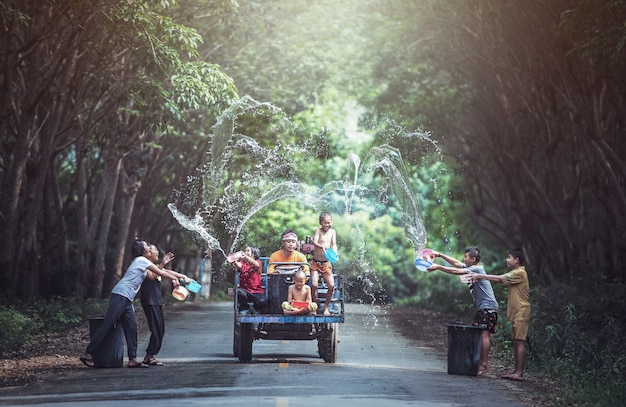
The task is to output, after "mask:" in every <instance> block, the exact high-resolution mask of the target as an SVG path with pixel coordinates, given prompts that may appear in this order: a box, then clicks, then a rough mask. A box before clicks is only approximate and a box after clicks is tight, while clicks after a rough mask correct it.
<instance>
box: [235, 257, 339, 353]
mask: <svg viewBox="0 0 626 407" xmlns="http://www.w3.org/2000/svg"><path fill="white" fill-rule="evenodd" d="M261 262H262V264H263V271H262V275H261V281H262V285H263V288H264V291H265V292H264V295H265V301H264V302H265V306H264V307H263V308H262V309H261V311H260V312H257V313H246V314H243V313H241V312H239V310H238V301H237V288H238V287H239V273H237V274H236V276H235V290H234V296H235V297H234V311H235V317H234V321H235V323H234V333H233V354H234V355H235V356H236V357H238V358H239V360H240V361H241V362H246V363H247V362H250V361H251V360H252V344H253V343H254V341H255V340H261V339H263V340H309V341H313V340H317V352H318V354H319V356H320V357H321V358H322V359H324V361H325V362H327V363H335V362H336V361H337V344H338V339H337V335H338V330H339V324H340V323H343V321H344V288H343V279H342V276H340V275H338V274H335V270H334V269H333V277H334V279H335V292H334V294H333V298H332V302H331V304H329V310H330V311H331V315H328V316H326V315H322V314H321V313H320V311H319V310H318V313H317V314H315V315H285V314H283V309H282V307H281V304H282V303H283V301H286V300H287V291H288V289H289V286H290V285H291V284H293V280H294V275H295V273H296V271H297V270H298V269H299V268H301V267H303V266H304V265H307V264H308V263H274V264H275V266H276V270H277V271H278V272H276V273H272V274H268V273H267V269H268V267H269V266H270V263H269V258H267V257H262V258H261ZM308 284H310V279H309V281H308ZM326 292H327V287H326V286H325V284H324V281H323V279H321V278H320V283H319V287H318V298H319V299H320V301H321V306H320V310H321V309H322V308H323V305H324V301H325V297H326Z"/></svg>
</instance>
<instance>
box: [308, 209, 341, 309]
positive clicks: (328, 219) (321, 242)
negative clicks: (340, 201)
mask: <svg viewBox="0 0 626 407" xmlns="http://www.w3.org/2000/svg"><path fill="white" fill-rule="evenodd" d="M332 226H333V218H332V216H331V215H330V213H328V212H324V213H322V214H320V227H319V228H317V229H315V233H314V234H313V245H314V246H315V250H314V251H313V259H312V260H311V289H312V291H313V293H312V295H313V300H314V301H317V289H318V286H319V277H320V274H321V275H322V278H323V279H324V281H326V285H327V286H328V291H327V292H326V302H325V303H324V315H330V311H329V310H328V305H330V302H331V300H332V298H333V293H334V291H335V279H334V277H333V265H332V264H330V261H328V259H327V258H326V257H325V255H324V253H325V251H326V249H328V248H331V249H333V250H334V251H335V252H336V251H337V236H336V234H335V230H334V229H332Z"/></svg>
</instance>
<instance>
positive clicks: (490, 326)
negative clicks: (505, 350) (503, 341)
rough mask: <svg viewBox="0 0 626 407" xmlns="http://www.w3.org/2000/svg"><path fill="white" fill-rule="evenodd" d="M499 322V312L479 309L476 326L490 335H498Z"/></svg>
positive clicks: (475, 318)
mask: <svg viewBox="0 0 626 407" xmlns="http://www.w3.org/2000/svg"><path fill="white" fill-rule="evenodd" d="M497 322H498V312H497V311H495V310H491V309H479V310H478V311H476V315H475V316H474V324H473V325H474V326H479V327H481V328H483V329H486V330H488V331H489V332H490V333H492V334H495V333H496V323H497Z"/></svg>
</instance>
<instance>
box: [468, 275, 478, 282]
mask: <svg viewBox="0 0 626 407" xmlns="http://www.w3.org/2000/svg"><path fill="white" fill-rule="evenodd" d="M467 275H468V277H469V280H470V282H471V283H472V284H474V283H476V282H477V281H478V277H477V276H478V274H476V273H467Z"/></svg>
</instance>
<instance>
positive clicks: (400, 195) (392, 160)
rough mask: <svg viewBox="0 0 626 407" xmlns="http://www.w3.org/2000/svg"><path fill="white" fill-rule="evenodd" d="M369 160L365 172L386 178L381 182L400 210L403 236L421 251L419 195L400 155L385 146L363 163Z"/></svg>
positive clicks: (422, 231)
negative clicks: (378, 172)
mask: <svg viewBox="0 0 626 407" xmlns="http://www.w3.org/2000/svg"><path fill="white" fill-rule="evenodd" d="M368 159H371V160H372V161H371V163H370V164H369V166H368V167H367V171H370V172H374V171H376V170H380V171H382V172H383V173H384V175H385V176H386V177H385V178H384V179H383V182H387V183H388V184H390V185H391V188H392V190H393V192H394V196H395V198H396V199H397V200H398V204H399V206H400V207H401V208H402V223H403V224H404V234H405V236H406V238H407V239H409V241H410V242H411V244H412V246H413V248H414V249H415V251H416V253H417V251H419V250H421V249H423V248H424V247H425V246H426V243H427V234H426V228H425V227H424V223H423V221H422V217H421V215H420V214H421V213H422V203H421V198H420V195H419V194H418V193H417V191H415V190H414V188H413V186H412V184H410V183H409V182H408V180H409V179H410V177H409V175H408V172H407V170H406V167H405V164H404V161H403V160H402V155H401V154H400V151H399V150H398V149H397V148H394V147H391V146H389V145H387V144H385V145H382V146H379V147H374V148H372V149H371V150H370V151H369V153H368V154H367V156H366V157H365V160H364V161H366V162H367V161H368Z"/></svg>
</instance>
